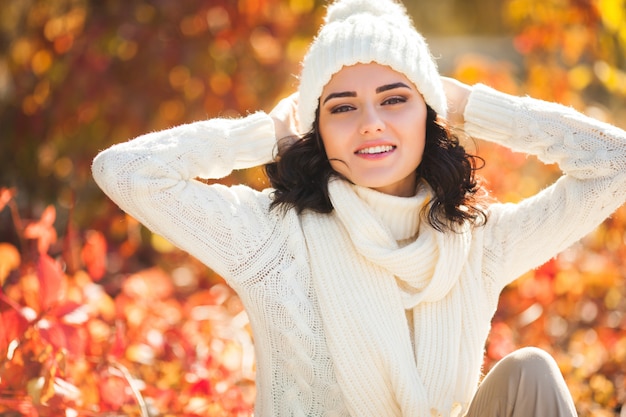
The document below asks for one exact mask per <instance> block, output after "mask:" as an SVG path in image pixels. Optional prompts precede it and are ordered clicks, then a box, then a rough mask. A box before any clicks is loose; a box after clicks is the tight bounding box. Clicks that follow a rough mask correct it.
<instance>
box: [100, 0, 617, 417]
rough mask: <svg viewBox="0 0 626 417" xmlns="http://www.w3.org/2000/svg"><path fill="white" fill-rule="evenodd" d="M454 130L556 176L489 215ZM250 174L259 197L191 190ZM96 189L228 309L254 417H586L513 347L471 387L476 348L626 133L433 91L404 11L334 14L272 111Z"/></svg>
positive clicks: (601, 186)
mask: <svg viewBox="0 0 626 417" xmlns="http://www.w3.org/2000/svg"><path fill="white" fill-rule="evenodd" d="M452 124H462V125H463V126H464V129H465V131H466V132H468V133H469V134H470V135H473V136H474V137H478V138H483V139H486V140H490V141H494V142H497V143H500V144H502V145H504V146H507V147H509V148H511V149H513V150H516V151H523V152H527V153H529V154H534V155H537V156H538V157H539V158H540V159H541V160H542V161H545V162H547V163H553V162H556V163H558V164H559V165H560V167H561V168H562V170H563V172H564V174H563V176H562V177H561V178H560V179H559V180H558V181H557V182H556V183H555V184H553V185H552V186H551V187H549V188H547V189H545V190H544V191H542V192H541V193H539V194H537V195H535V196H533V197H531V198H528V199H527V200H525V201H523V202H521V203H520V204H499V203H492V202H490V201H489V200H488V199H487V197H486V194H485V192H484V191H483V190H482V189H481V188H480V184H479V183H478V182H477V181H476V179H475V178H474V171H475V169H476V168H477V162H476V158H475V157H473V156H471V155H468V154H467V153H466V152H465V150H464V149H463V147H462V146H461V145H460V144H459V142H458V140H457V139H456V138H455V136H453V135H452V134H451V133H450V129H449V126H451V125H452ZM283 139H284V140H283ZM262 164H267V165H266V166H267V168H266V169H267V173H268V176H269V178H270V181H271V183H272V189H268V190H265V191H255V190H253V189H251V188H250V187H248V186H245V185H238V186H232V187H226V186H223V185H219V184H218V185H210V186H208V185H206V184H203V183H201V182H198V181H195V180H194V179H195V178H198V177H203V178H215V179H217V178H222V177H224V176H226V175H228V174H229V173H230V172H232V171H233V170H235V169H242V168H248V167H252V166H257V165H262ZM93 173H94V177H95V179H96V181H97V183H98V184H99V185H100V187H101V188H102V189H103V190H104V191H105V193H106V194H107V195H109V196H110V197H111V199H113V200H114V201H115V202H116V203H117V204H118V205H119V206H120V207H121V208H122V209H123V210H125V211H127V212H128V213H129V214H131V215H132V216H134V217H136V218H137V219H138V220H140V221H141V222H142V223H144V224H145V225H146V226H147V227H149V228H150V229H151V230H153V231H154V232H156V233H159V234H161V235H163V236H164V237H166V238H168V239H169V240H170V241H172V242H173V243H174V244H175V245H177V246H179V247H180V248H182V249H184V250H186V251H188V252H189V253H191V254H193V255H194V256H196V257H197V258H198V259H200V260H201V261H203V262H204V263H206V265H208V266H209V267H211V268H212V269H213V270H215V271H216V272H217V273H219V274H220V275H222V276H223V277H224V278H225V279H226V280H227V281H228V282H229V284H230V285H231V286H232V287H233V288H234V289H235V290H236V291H237V292H238V294H239V296H240V297H241V299H242V301H243V303H244V304H245V307H246V310H247V312H248V315H249V317H250V322H251V324H252V328H253V331H254V337H255V347H256V358H257V381H256V383H257V401H256V405H255V407H256V409H255V415H257V416H263V417H265V416H353V417H356V416H377V417H379V416H446V417H447V416H463V415H468V416H531V415H532V416H575V415H576V410H575V407H574V404H573V402H572V399H571V397H570V395H569V393H568V391H567V387H566V385H565V382H564V381H563V378H562V376H561V375H560V373H559V370H558V368H557V366H556V364H555V362H554V361H553V360H552V359H551V358H550V357H549V356H548V355H547V354H545V353H543V352H542V351H540V350H538V349H533V348H526V349H522V350H520V351H518V352H515V353H514V354H512V355H510V356H509V357H507V358H505V359H503V360H502V361H501V362H500V363H499V364H498V365H497V366H496V367H495V368H494V369H493V370H492V371H490V372H489V374H488V375H487V376H486V377H485V378H484V380H482V382H480V384H479V381H480V380H481V364H482V360H483V350H484V345H485V340H486V338H487V335H488V333H489V329H490V321H491V318H492V316H493V314H494V312H495V309H496V307H497V302H498V297H499V294H500V292H501V290H502V289H503V288H504V287H505V286H506V285H507V284H508V283H510V282H511V281H513V280H514V279H515V278H516V277H518V276H519V275H521V274H522V273H524V272H525V271H527V270H529V269H531V268H535V267H537V266H540V265H541V264H542V263H544V262H545V261H547V260H548V259H550V258H551V257H553V256H554V255H556V254H557V253H559V251H561V250H563V249H565V248H566V247H568V246H569V245H571V244H572V243H574V242H575V241H576V240H577V239H579V238H581V237H582V236H584V235H585V234H586V233H588V232H589V231H591V230H592V229H593V228H595V227H596V226H597V225H598V224H599V223H601V222H602V221H603V220H604V219H605V218H606V217H607V216H609V215H610V214H611V213H612V212H613V211H614V210H615V209H616V208H618V207H619V206H620V205H621V204H622V203H623V202H624V201H625V200H626V132H624V131H622V130H620V129H617V128H615V127H613V126H610V125H607V124H603V123H600V122H598V121H595V120H592V119H590V118H587V117H585V116H583V115H581V114H579V113H577V112H575V111H574V110H572V109H570V108H565V107H563V106H560V105H557V104H553V103H546V102H542V101H538V100H534V99H531V98H518V97H512V96H509V95H505V94H503V93H500V92H497V91H494V90H492V89H490V88H488V87H486V86H484V85H476V86H473V87H469V86H466V85H464V84H461V83H459V82H457V81H454V80H450V79H447V78H441V77H440V76H439V74H438V72H437V69H436V66H435V64H434V62H433V60H432V58H431V55H430V52H429V50H428V48H427V46H426V43H425V42H424V40H423V38H422V37H421V35H419V33H417V32H416V31H415V29H414V27H413V25H412V23H411V21H410V19H409V18H408V17H407V15H406V11H405V10H404V8H403V7H402V6H401V5H400V4H397V3H395V2H393V1H392V0H369V1H368V0H338V1H336V2H335V3H333V4H332V5H331V6H330V7H329V8H328V14H327V17H326V21H325V23H324V25H323V26H322V28H321V29H320V32H319V34H318V36H317V37H316V38H315V40H314V41H313V43H312V44H311V47H310V49H309V51H308V53H307V55H306V57H305V59H304V61H303V70H302V74H301V77H300V85H299V89H298V92H297V93H296V94H294V95H293V96H291V97H288V98H286V99H284V100H282V101H281V102H280V103H279V105H278V106H277V107H276V108H275V109H274V110H272V112H270V114H269V115H268V114H265V113H263V112H258V113H254V114H251V115H249V116H247V117H244V118H240V119H212V120H205V121H199V122H195V123H191V124H187V125H182V126H178V127H174V128H172V129H168V130H165V131H161V132H154V133H149V134H146V135H144V136H141V137H139V138H137V139H135V140H132V141H129V142H127V143H123V144H118V145H115V146H113V147H111V148H110V149H108V150H106V151H104V152H102V153H101V154H100V155H98V156H97V158H96V159H95V160H94V164H93Z"/></svg>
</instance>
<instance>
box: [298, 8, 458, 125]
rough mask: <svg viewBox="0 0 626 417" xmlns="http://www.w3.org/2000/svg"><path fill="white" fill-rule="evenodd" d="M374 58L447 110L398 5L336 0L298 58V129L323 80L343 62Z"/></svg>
mask: <svg viewBox="0 0 626 417" xmlns="http://www.w3.org/2000/svg"><path fill="white" fill-rule="evenodd" d="M370 62H377V63H379V64H382V65H388V66H390V67H391V68H393V69H394V70H396V71H398V72H400V73H402V74H404V75H405V76H406V77H407V78H408V79H409V80H411V81H412V82H413V83H414V84H415V86H416V87H417V89H418V91H419V92H420V93H421V94H422V96H423V97H424V100H425V101H426V103H427V104H428V105H430V106H431V107H432V108H433V109H434V110H435V111H436V112H437V113H438V114H440V115H441V116H443V117H445V116H446V114H447V103H446V96H445V93H444V90H443V85H442V83H441V80H440V78H439V73H438V71H437V66H436V64H435V61H434V60H433V57H432V55H431V53H430V50H429V49H428V45H427V44H426V41H425V40H424V37H423V36H422V35H420V34H419V33H418V32H417V31H416V30H415V27H414V26H413V23H412V22H411V19H410V18H409V16H408V15H407V13H406V10H405V8H404V6H402V5H401V4H400V3H397V2H395V1H394V0H337V1H336V2H335V3H333V4H331V5H330V6H329V7H328V11H327V15H326V19H325V23H324V25H323V26H322V27H321V28H320V30H319V32H318V34H317V36H316V38H315V39H314V41H313V43H312V44H311V46H310V48H309V50H308V52H307V54H306V56H305V57H304V60H303V62H302V73H301V75H300V86H299V100H298V115H299V120H300V124H301V129H302V130H303V133H304V132H307V131H309V130H310V129H311V128H312V127H313V121H314V120H315V110H316V109H317V107H318V105H319V98H320V96H321V95H322V90H323V88H324V86H325V85H326V84H327V83H328V81H330V79H331V77H332V76H333V74H335V73H336V72H338V71H339V70H341V68H342V67H344V66H350V65H354V64H357V63H365V64H367V63H370Z"/></svg>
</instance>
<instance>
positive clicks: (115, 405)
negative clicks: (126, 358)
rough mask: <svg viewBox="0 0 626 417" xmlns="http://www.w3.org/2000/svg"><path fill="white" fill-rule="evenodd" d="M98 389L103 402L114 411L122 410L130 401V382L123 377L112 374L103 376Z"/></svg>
mask: <svg viewBox="0 0 626 417" xmlns="http://www.w3.org/2000/svg"><path fill="white" fill-rule="evenodd" d="M98 388H99V389H100V398H101V399H102V402H103V403H104V404H106V405H107V406H108V408H110V409H111V410H113V411H118V410H120V409H121V408H122V406H123V405H124V404H126V403H127V402H128V401H129V399H130V396H129V395H128V392H127V388H128V382H127V381H126V380H125V379H124V378H122V377H118V376H115V375H111V373H108V375H106V376H103V379H102V380H101V383H100V385H99V387H98Z"/></svg>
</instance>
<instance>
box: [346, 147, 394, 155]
mask: <svg viewBox="0 0 626 417" xmlns="http://www.w3.org/2000/svg"><path fill="white" fill-rule="evenodd" d="M394 149H396V147H395V146H392V145H386V146H372V147H371V148H363V149H359V150H358V151H356V152H355V153H356V154H357V155H379V154H383V153H388V152H391V151H393V150H394Z"/></svg>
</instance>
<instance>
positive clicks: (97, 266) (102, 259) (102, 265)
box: [81, 230, 107, 281]
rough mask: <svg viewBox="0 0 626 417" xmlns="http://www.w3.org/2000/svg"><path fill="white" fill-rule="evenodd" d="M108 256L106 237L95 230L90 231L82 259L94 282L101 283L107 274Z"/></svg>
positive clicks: (82, 252)
mask: <svg viewBox="0 0 626 417" xmlns="http://www.w3.org/2000/svg"><path fill="white" fill-rule="evenodd" d="M106 254H107V242H106V239H105V238H104V235H103V234H102V233H100V232H98V231H95V230H90V231H88V232H87V236H86V242H85V245H84V246H83V249H82V251H81V257H82V259H83V262H84V264H85V266H86V267H87V272H89V275H90V276H91V278H92V279H93V280H94V281H99V280H100V279H101V278H102V277H103V276H104V273H105V272H106Z"/></svg>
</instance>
